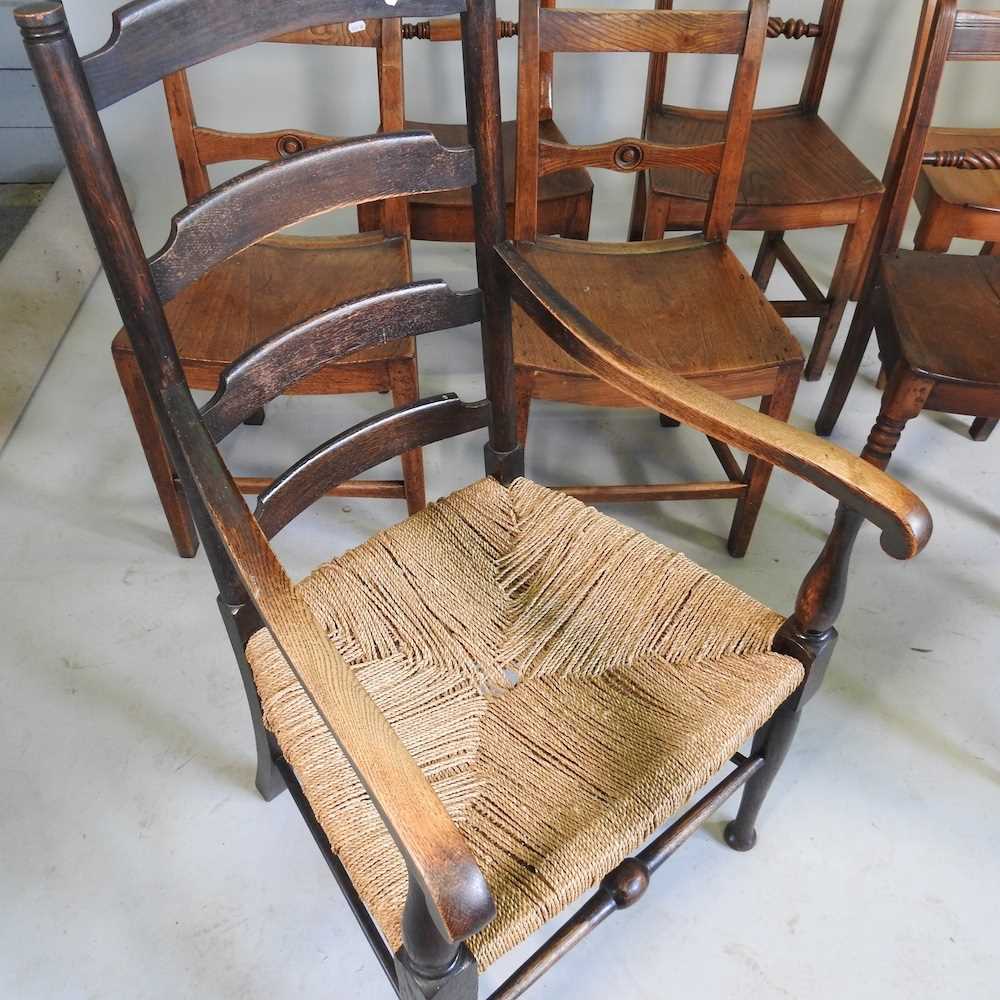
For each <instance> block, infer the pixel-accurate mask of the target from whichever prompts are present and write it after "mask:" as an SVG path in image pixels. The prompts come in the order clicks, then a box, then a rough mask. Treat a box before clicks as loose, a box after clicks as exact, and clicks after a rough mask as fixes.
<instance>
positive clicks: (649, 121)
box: [629, 0, 883, 381]
mask: <svg viewBox="0 0 1000 1000" xmlns="http://www.w3.org/2000/svg"><path fill="white" fill-rule="evenodd" d="M673 6H674V0H657V8H658V9H664V10H670V9H673ZM842 8H843V0H824V3H823V8H822V11H821V13H820V18H819V21H818V22H817V23H807V22H805V21H803V20H802V19H800V18H796V19H791V18H789V19H787V20H786V19H782V18H780V17H772V18H770V19H769V21H768V29H767V34H768V38H784V39H814V41H813V50H812V56H811V58H810V61H809V66H808V69H807V71H806V78H805V82H804V85H803V88H802V95H801V97H800V99H799V103H798V104H794V105H791V106H789V107H779V108H767V109H761V110H758V111H755V112H754V116H753V124H752V128H751V130H750V141H749V146H748V147H747V156H746V164H745V167H744V171H743V178H742V182H741V184H740V189H739V194H738V195H737V199H736V213H735V215H734V216H733V227H734V228H735V229H749V230H763V231H764V236H763V239H762V242H761V246H760V252H759V253H758V255H757V261H756V263H755V265H754V270H753V276H754V280H755V281H756V282H757V283H758V284H759V285H760V287H761V288H762V289H763V290H765V291H766V290H767V286H768V284H769V283H770V281H771V275H772V273H773V271H774V265H775V262H776V261H780V262H781V264H782V265H783V266H784V268H785V270H786V271H787V272H788V276H789V277H790V278H791V279H792V281H793V282H794V283H795V285H796V287H797V288H798V289H799V291H800V292H801V293H802V295H803V299H802V300H791V301H774V302H772V305H773V306H774V307H775V309H776V310H777V311H778V313H779V314H780V315H781V316H784V317H786V318H791V317H816V318H817V319H818V320H819V327H818V329H817V333H816V337H815V340H814V341H813V346H812V350H811V352H810V354H809V359H808V361H807V362H806V367H805V377H806V379H808V380H809V381H814V380H816V379H818V378H820V376H821V375H822V374H823V369H824V368H825V366H826V362H827V358H828V356H829V354H830V348H831V346H832V344H833V341H834V338H835V337H836V335H837V330H838V328H839V327H840V323H841V320H842V319H843V316H844V310H845V308H846V306H847V303H848V301H849V300H850V299H851V298H852V297H856V294H857V290H856V289H857V285H858V282H859V281H860V279H861V277H862V275H863V271H864V262H865V258H866V256H867V253H868V249H869V246H870V242H871V238H872V233H873V229H874V224H875V219H876V217H877V215H878V209H879V202H880V201H881V198H882V191H883V189H882V185H881V184H880V183H879V181H878V178H876V177H875V176H874V175H873V174H872V173H871V172H870V171H869V170H868V168H867V167H865V165H864V164H863V163H861V161H860V160H859V159H858V158H857V157H856V156H855V155H854V154H853V153H852V152H851V151H850V149H848V148H847V146H846V145H845V144H844V143H843V142H842V141H841V140H840V139H839V138H838V137H837V135H836V134H835V133H834V132H833V130H832V129H831V128H830V127H829V125H827V124H826V122H825V121H824V120H823V119H822V117H820V113H819V109H820V103H821V101H822V98H823V91H824V89H825V86H826V80H827V76H828V73H829V69H830V62H831V59H832V57H833V48H834V44H835V42H836V38H837V31H838V28H839V26H840V19H841V13H842ZM666 80H667V55H666V53H654V54H653V55H651V57H650V63H649V76H648V79H647V84H646V104H645V124H644V126H643V136H644V137H645V138H646V139H648V140H651V141H654V142H668V143H675V144H679V145H685V144H698V143H704V142H711V141H713V140H717V139H718V138H719V137H720V136H721V135H722V134H723V129H724V127H725V115H724V114H720V113H718V112H713V111H706V110H702V109H698V108H684V107H677V106H673V105H669V104H665V103H664V100H665V90H666ZM710 190H711V186H710V184H709V182H708V179H707V178H706V177H705V176H704V175H699V174H693V173H691V172H690V171H685V170H678V169H676V168H670V167H664V168H657V169H653V170H650V171H647V172H645V173H643V174H640V175H638V176H637V177H636V183H635V197H634V200H633V206H632V219H631V223H630V228H629V236H630V238H631V239H633V240H640V239H647V240H649V239H659V238H660V237H661V236H662V235H663V233H664V232H665V231H669V230H684V229H692V228H697V226H699V225H700V220H701V218H702V216H703V214H704V208H705V202H706V201H707V199H708V196H709V193H710ZM827 226H846V227H847V232H846V234H845V236H844V240H843V243H842V245H841V249H840V255H839V257H838V259H837V264H836V267H835V269H834V272H833V277H832V279H831V281H830V286H829V289H828V291H826V292H823V291H822V289H820V287H819V286H818V285H817V283H816V281H815V279H814V278H813V277H812V276H811V275H810V274H809V272H808V271H807V270H806V268H805V267H804V266H803V264H802V262H801V261H800V260H799V258H798V257H797V256H796V255H795V254H794V253H793V251H792V249H791V247H789V245H788V243H787V242H786V240H785V233H786V232H787V231H788V230H795V229H819V228H823V227H827Z"/></svg>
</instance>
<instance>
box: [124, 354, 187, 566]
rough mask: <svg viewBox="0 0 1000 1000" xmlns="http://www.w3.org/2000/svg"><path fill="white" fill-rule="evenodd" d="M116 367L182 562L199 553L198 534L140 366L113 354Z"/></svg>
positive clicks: (133, 360)
mask: <svg viewBox="0 0 1000 1000" xmlns="http://www.w3.org/2000/svg"><path fill="white" fill-rule="evenodd" d="M114 360H115V368H116V369H117V370H118V378H119V380H120V381H121V384H122V391H123V392H124V393H125V401H126V402H127V403H128V408H129V410H130V411H131V413H132V421H133V423H134V424H135V429H136V433H137V434H138V435H139V443H140V444H141V445H142V450H143V452H144V453H145V455H146V462H147V464H148V465H149V472H150V475H151V476H152V477H153V485H154V486H155V487H156V492H157V494H158V495H159V498H160V505H161V506H162V507H163V513H164V515H165V516H166V518H167V524H168V525H169V526H170V533H171V535H173V538H174V544H175V545H176V546H177V552H178V554H179V555H181V556H183V557H184V558H185V559H190V558H192V557H193V556H194V555H195V554H196V553H197V551H198V533H197V531H196V530H195V526H194V518H193V516H192V515H191V508H190V507H188V503H187V500H186V499H185V497H184V491H183V490H182V489H181V485H180V483H179V482H178V481H177V478H176V476H175V475H174V470H173V466H172V465H171V464H170V456H169V455H168V454H167V448H166V445H165V444H164V443H163V438H162V436H161V435H160V428H159V425H158V424H157V422H156V414H155V413H154V412H153V404H152V401H151V400H150V398H149V393H148V392H147V391H146V384H145V382H143V380H142V374H141V373H140V371H139V365H138V363H137V362H136V360H135V356H134V355H132V354H118V353H115V354H114Z"/></svg>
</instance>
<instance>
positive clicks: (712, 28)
mask: <svg viewBox="0 0 1000 1000" xmlns="http://www.w3.org/2000/svg"><path fill="white" fill-rule="evenodd" d="M746 34H747V15H746V14H741V13H738V12H735V11H733V12H720V11H674V10H670V11H666V10H559V9H555V8H553V9H544V8H543V9H542V10H541V12H540V14H539V21H538V36H539V47H540V48H541V50H542V51H543V52H699V53H706V54H717V55H738V54H739V53H740V52H742V51H743V43H744V41H745V39H746Z"/></svg>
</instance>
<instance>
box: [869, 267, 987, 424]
mask: <svg viewBox="0 0 1000 1000" xmlns="http://www.w3.org/2000/svg"><path fill="white" fill-rule="evenodd" d="M881 265H882V266H881V278H880V285H881V293H882V295H883V296H884V298H885V303H886V309H887V311H886V312H885V313H884V316H885V318H886V319H888V320H890V321H891V324H892V327H893V332H894V334H895V337H894V338H893V340H892V342H891V343H892V344H895V345H898V351H897V352H894V353H896V355H897V356H896V357H892V356H891V355H888V354H886V352H885V351H884V352H883V354H884V355H885V357H884V360H885V361H886V363H887V364H888V365H889V367H890V368H891V367H892V365H894V364H895V362H896V361H897V360H902V361H904V362H905V363H906V364H907V365H908V366H909V367H910V368H911V369H913V371H915V372H918V373H920V374H921V375H927V376H929V377H931V378H933V379H934V380H936V381H942V382H962V383H966V384H967V385H968V386H970V387H972V386H981V387H983V388H991V389H993V390H996V389H997V388H1000V258H998V257H985V256H977V257H965V256H956V255H951V254H935V253H926V252H919V251H912V250H911V251H905V250H904V251H897V252H896V253H895V254H892V255H890V256H887V257H884V258H883V259H882V262H881ZM886 347H887V348H890V342H889V341H887V342H886ZM998 405H1000V403H998Z"/></svg>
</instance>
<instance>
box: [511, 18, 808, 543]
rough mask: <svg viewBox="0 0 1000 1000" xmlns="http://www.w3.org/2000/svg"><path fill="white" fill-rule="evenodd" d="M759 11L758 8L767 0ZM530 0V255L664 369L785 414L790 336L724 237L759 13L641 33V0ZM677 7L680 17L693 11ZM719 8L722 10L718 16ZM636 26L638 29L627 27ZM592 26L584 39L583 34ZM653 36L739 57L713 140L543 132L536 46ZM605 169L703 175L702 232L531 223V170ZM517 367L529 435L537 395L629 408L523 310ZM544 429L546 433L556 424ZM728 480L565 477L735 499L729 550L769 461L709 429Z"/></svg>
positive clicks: (757, 503) (534, 219) (525, 61)
mask: <svg viewBox="0 0 1000 1000" xmlns="http://www.w3.org/2000/svg"><path fill="white" fill-rule="evenodd" d="M765 9H766V8H765ZM547 10H548V8H544V7H541V6H540V5H539V3H538V0H522V2H521V9H520V17H519V22H518V23H519V26H520V31H519V36H518V45H519V54H518V65H519V77H518V128H519V131H518V139H517V189H516V200H515V219H514V230H513V232H514V236H515V238H516V239H517V240H519V241H522V242H524V243H525V244H526V245H528V244H530V245H531V246H532V251H531V252H532V257H533V259H534V260H536V261H537V264H536V266H537V267H538V268H539V269H540V270H541V271H542V272H543V273H544V274H545V276H546V279H547V280H548V281H550V282H551V283H552V285H553V286H554V287H555V288H557V289H559V291H560V292H561V293H562V294H564V295H566V296H567V298H569V299H571V300H572V301H574V302H576V303H577V304H578V306H579V307H580V308H581V310H583V311H584V312H585V313H586V314H587V315H588V316H590V317H591V318H592V319H594V321H595V322H597V323H598V324H599V325H600V326H601V327H602V328H603V329H605V330H606V331H607V332H608V333H609V334H611V335H612V336H614V337H615V338H616V339H617V340H618V341H619V342H620V343H621V344H622V345H624V346H626V347H628V348H629V349H630V350H633V351H635V353H637V354H640V355H642V356H643V357H645V358H647V359H649V360H650V361H653V362H655V363H657V364H659V365H661V366H662V367H663V368H665V369H667V370H670V371H673V372H677V373H678V374H681V375H684V376H685V377H686V378H689V379H693V380H695V381H697V382H699V383H701V384H702V385H707V386H710V387H711V388H712V389H714V390H715V391H717V392H720V393H722V394H723V395H726V396H730V397H732V398H735V399H746V398H750V397H755V396H759V397H761V398H762V402H761V410H762V411H763V412H764V413H767V414H768V415H770V416H772V417H775V418H776V419H778V420H787V419H788V416H789V414H790V413H791V410H792V404H793V402H794V399H795V393H796V390H797V389H798V384H799V379H800V376H801V373H802V351H801V349H800V347H799V345H798V342H797V341H796V340H795V338H794V337H793V336H792V335H791V333H790V332H789V330H788V328H787V327H786V326H785V324H784V323H783V322H782V320H781V318H780V317H779V316H778V314H777V313H776V312H775V310H774V308H773V307H772V306H771V305H770V304H769V303H768V301H767V299H766V298H765V297H764V295H763V293H762V292H761V290H760V289H759V288H758V287H757V286H756V285H755V284H754V282H753V281H752V280H750V276H749V274H747V272H746V270H745V269H744V268H743V266H742V264H740V262H739V260H738V259H737V258H736V255H735V254H733V253H732V251H731V250H730V249H729V248H728V246H727V242H726V241H727V238H728V235H729V229H730V225H731V222H732V218H733V210H734V203H735V199H736V195H737V188H738V183H739V178H740V175H741V173H742V170H743V162H744V158H745V155H746V146H747V133H748V129H749V124H750V115H751V112H752V110H753V101H754V92H755V88H756V85H757V76H758V72H759V66H760V55H761V51H762V49H763V47H764V35H765V29H766V24H767V19H766V17H765V18H763V20H762V19H761V18H760V17H756V18H754V19H753V21H752V27H751V32H750V34H749V35H747V45H746V46H745V47H744V44H743V39H742V37H741V38H740V39H739V45H738V47H737V46H736V41H735V36H728V37H724V38H723V39H722V40H721V41H720V40H719V39H717V38H716V36H715V34H714V32H713V30H712V29H711V22H710V19H709V15H707V14H706V15H704V19H703V20H698V19H697V18H698V17H701V16H702V15H700V13H698V14H695V15H694V16H695V18H696V20H695V21H694V22H693V23H694V24H696V25H697V26H698V27H699V28H701V29H703V30H702V31H701V33H694V32H690V33H688V32H684V31H683V30H680V29H678V30H677V32H676V33H675V34H672V35H671V34H664V33H662V32H654V33H652V34H650V33H648V32H644V31H643V28H644V26H645V23H646V22H645V21H643V20H642V18H641V16H640V14H641V12H639V11H627V12H623V13H622V15H621V18H617V17H616V16H615V15H614V14H613V13H611V12H607V11H601V12H600V13H599V14H595V15H593V16H590V17H588V16H585V15H581V14H579V13H578V12H576V11H573V10H567V11H566V12H565V14H564V13H563V12H562V11H560V10H558V9H556V11H555V13H554V14H550V13H547ZM656 13H658V14H672V15H674V16H675V18H676V23H677V24H679V25H683V24H684V23H685V22H684V18H686V17H687V16H688V13H687V12H682V11H677V12H672V11H657V12H656ZM726 17H727V14H726V13H724V12H720V14H719V18H720V23H721V24H725V23H726ZM543 18H546V19H547V18H559V19H561V20H557V21H552V22H551V23H553V24H560V25H562V24H565V25H566V26H567V27H566V36H565V38H564V37H563V36H562V35H560V34H559V33H558V31H556V30H554V29H553V30H550V31H549V32H548V33H547V35H546V37H545V39H544V40H542V39H540V37H539V24H540V19H543ZM633 25H638V26H639V27H635V28H633ZM585 32H590V36H589V37H584V33H585ZM650 39H655V40H656V42H657V44H658V45H661V46H662V47H663V48H662V49H661V51H666V50H667V49H669V50H672V51H678V52H680V51H683V52H688V53H702V54H706V55H713V56H716V57H717V56H719V55H727V54H728V55H733V54H737V55H739V57H740V58H739V62H738V67H737V70H736V74H735V78H734V85H733V90H732V99H731V103H730V105H729V110H728V112H727V113H726V115H725V116H724V118H723V121H722V124H723V126H724V128H723V131H722V132H720V133H719V135H718V136H716V137H715V138H714V139H712V140H711V141H707V142H702V143H695V144H690V143H686V144H685V145H687V146H688V147H689V152H688V153H687V154H686V155H684V156H680V155H679V154H678V148H677V147H676V146H672V145H670V144H665V143H660V142H655V141H653V140H650V139H616V140H614V141H612V142H606V143H600V144H595V145H588V146H573V145H569V144H567V143H562V142H554V141H550V140H547V139H543V138H540V137H539V136H538V129H537V121H536V118H537V115H538V112H537V102H536V101H535V99H534V97H535V94H537V92H538V86H539V80H540V78H541V76H542V66H543V59H542V56H543V55H551V53H552V52H553V51H574V52H603V51H619V52H621V51H645V50H644V49H643V45H644V44H645V42H647V41H649V40H650ZM572 165H575V166H592V167H595V166H596V167H602V168H605V169H609V170H614V171H618V172H626V173H627V172H638V171H646V172H649V171H651V170H653V169H655V168H657V167H664V166H667V168H668V169H669V168H672V167H676V168H677V169H678V170H680V171H682V172H683V171H687V172H690V173H694V174H696V175H697V176H699V177H702V176H705V177H708V178H709V187H710V188H711V197H710V199H709V201H708V203H707V204H704V203H702V205H701V208H702V215H701V218H700V219H699V220H698V226H699V227H700V228H701V229H702V230H703V232H702V233H701V235H699V236H696V237H693V238H692V237H685V238H679V239H678V238H675V239H670V240H661V239H660V238H659V236H660V234H657V236H656V238H655V239H654V240H649V241H645V242H639V243H619V244H614V243H593V242H583V241H579V240H559V239H551V238H548V237H546V236H545V235H544V234H542V233H541V232H540V230H539V227H538V213H537V211H536V209H535V207H534V206H535V204H536V197H535V188H536V186H537V183H538V181H537V178H539V177H544V176H546V175H547V174H549V173H552V172H554V171H556V170H560V169H563V168H565V167H567V166H572ZM514 369H515V392H516V397H517V405H518V437H519V440H520V441H522V443H523V442H524V441H525V440H526V438H527V434H528V423H529V419H530V410H531V404H532V400H533V399H544V400H550V401H557V402H561V403H575V404H583V405H588V406H615V407H636V406H638V405H640V404H638V403H637V402H636V399H635V398H634V397H633V396H632V395H630V394H629V393H624V392H621V391H620V390H618V389H617V388H616V387H614V386H613V385H609V384H608V383H607V382H606V381H605V380H604V379H602V378H601V377H599V376H598V375H596V374H595V373H594V372H592V371H588V370H587V369H586V367H585V366H582V365H580V363H579V362H578V361H576V360H574V359H573V358H572V357H570V356H569V355H568V354H567V353H566V352H565V351H562V350H560V348H559V347H558V346H557V345H556V344H555V343H554V342H553V341H551V340H550V339H549V338H548V337H547V336H546V335H545V333H544V332H543V331H542V330H541V329H539V327H538V326H537V325H536V324H535V323H534V321H533V320H532V319H531V317H529V316H528V315H527V314H526V313H525V312H524V311H523V310H520V309H517V310H515V312H514ZM550 433H551V432H550ZM710 444H711V447H712V449H713V450H714V451H715V454H716V456H717V457H718V460H719V463H720V464H721V466H722V469H723V473H724V475H725V479H724V480H723V481H715V482H700V483H683V484H676V483H671V484H648V483H644V484H636V483H633V484H625V485H619V484H616V485H606V486H583V485H578V484H574V485H568V486H565V487H560V488H562V489H564V490H565V491H566V492H568V493H570V494H572V495H573V496H575V497H577V498H578V499H581V500H585V501H588V502H592V503H598V502H608V501H660V500H692V499H695V500H704V499H722V500H735V501H736V510H735V514H734V516H733V522H732V529H731V531H730V534H729V541H728V548H729V552H730V553H731V554H732V555H733V556H736V557H739V556H743V555H744V554H745V553H746V551H747V548H748V546H749V544H750V539H751V536H752V533H753V529H754V525H755V524H756V521H757V517H758V514H759V513H760V508H761V504H762V503H763V499H764V494H765V491H766V489H767V484H768V480H769V479H770V476H771V466H770V465H769V464H768V463H767V462H765V461H762V460H761V459H760V458H758V457H757V456H754V455H751V456H750V458H749V460H748V462H747V464H746V466H745V467H744V468H741V467H740V465H739V463H738V462H737V459H736V457H735V455H734V454H733V452H732V450H731V449H730V448H729V447H728V446H727V445H726V444H725V443H724V442H722V441H719V440H717V439H714V438H710Z"/></svg>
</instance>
